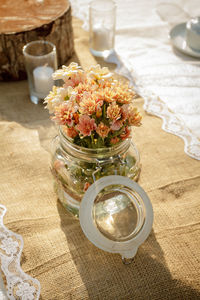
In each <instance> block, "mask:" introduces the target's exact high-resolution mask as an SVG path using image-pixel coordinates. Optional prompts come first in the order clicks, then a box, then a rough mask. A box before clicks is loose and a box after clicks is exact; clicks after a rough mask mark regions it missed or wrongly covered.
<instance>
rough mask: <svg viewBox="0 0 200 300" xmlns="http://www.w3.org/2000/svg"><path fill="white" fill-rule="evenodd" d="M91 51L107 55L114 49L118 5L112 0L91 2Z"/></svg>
mask: <svg viewBox="0 0 200 300" xmlns="http://www.w3.org/2000/svg"><path fill="white" fill-rule="evenodd" d="M89 19H90V51H91V53H92V54H93V55H95V56H99V57H107V56H108V55H109V54H110V53H112V52H113V50H114V43H115V22H116V5H115V3H114V2H113V1H112V0H95V1H92V2H91V3H90V7H89Z"/></svg>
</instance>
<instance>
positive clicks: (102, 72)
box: [87, 65, 113, 80]
mask: <svg viewBox="0 0 200 300" xmlns="http://www.w3.org/2000/svg"><path fill="white" fill-rule="evenodd" d="M87 72H88V75H89V77H90V78H92V79H93V80H102V79H103V80H104V79H106V80H108V79H111V78H112V76H113V74H112V73H111V72H110V71H109V69H108V68H106V67H103V68H101V67H100V65H96V66H92V67H90V69H89V70H88V71H87Z"/></svg>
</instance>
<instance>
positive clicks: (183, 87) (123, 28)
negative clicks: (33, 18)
mask: <svg viewBox="0 0 200 300" xmlns="http://www.w3.org/2000/svg"><path fill="white" fill-rule="evenodd" d="M194 1H195V0H190V9H188V5H187V4H188V1H187V0H174V2H173V3H176V5H177V7H179V8H180V10H181V9H182V8H184V9H185V11H186V10H187V15H189V14H190V15H192V14H194V15H195V12H196V11H195V7H196V6H195V5H192V4H193V2H194ZM115 2H116V4H117V26H116V27H117V28H116V43H115V49H116V52H117V55H116V53H114V56H110V57H108V58H107V61H108V62H114V63H116V64H117V69H116V72H118V73H119V74H122V75H124V76H125V77H127V78H128V79H129V80H130V81H132V83H133V85H134V86H136V88H137V92H138V93H139V94H140V95H141V96H142V97H143V98H144V100H145V104H144V108H145V110H146V111H147V112H148V113H150V114H152V115H156V116H158V117H160V118H162V120H163V125H162V128H163V129H164V130H165V131H167V132H169V133H172V134H175V135H177V136H179V137H180V138H182V139H183V140H184V143H185V147H184V151H185V152H186V154H188V155H189V156H191V157H193V158H195V159H198V160H200V101H199V99H200V63H199V61H197V60H195V59H193V58H190V57H185V56H184V55H181V54H180V53H176V51H175V52H174V51H173V49H172V46H171V45H170V42H169V40H168V33H169V24H167V23H166V22H165V21H163V20H161V18H160V16H159V14H158V13H157V11H156V10H157V8H158V7H159V5H160V4H161V3H162V2H163V1H162V0H155V1H148V0H141V1H136V2H134V5H133V1H132V0H127V1H120V0H115ZM71 3H72V8H73V14H74V15H75V16H76V17H79V18H80V19H82V20H83V21H84V29H86V30H87V29H88V4H89V0H71ZM195 3H196V2H195ZM166 15H167V13H166ZM179 17H180V16H178V17H177V18H178V22H181V21H182V19H181V18H179ZM176 21H177V20H176ZM161 99H162V100H161Z"/></svg>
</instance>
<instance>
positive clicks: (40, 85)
mask: <svg viewBox="0 0 200 300" xmlns="http://www.w3.org/2000/svg"><path fill="white" fill-rule="evenodd" d="M53 72H54V70H53V69H52V68H51V67H47V66H40V67H37V68H35V69H34V70H33V79H34V85H35V92H36V94H37V95H38V97H40V98H45V97H46V96H47V95H48V93H49V92H50V90H51V89H52V87H53V78H52V74H53Z"/></svg>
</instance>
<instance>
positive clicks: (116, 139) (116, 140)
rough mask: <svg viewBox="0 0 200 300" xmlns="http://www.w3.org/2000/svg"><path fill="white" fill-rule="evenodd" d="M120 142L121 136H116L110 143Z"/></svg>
mask: <svg viewBox="0 0 200 300" xmlns="http://www.w3.org/2000/svg"><path fill="white" fill-rule="evenodd" d="M118 142H119V138H118V137H114V138H112V139H111V140H110V143H111V144H112V145H115V144H117V143H118Z"/></svg>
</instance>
